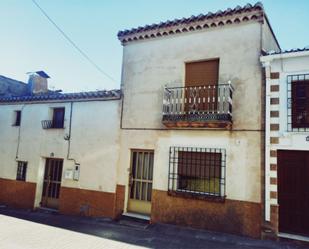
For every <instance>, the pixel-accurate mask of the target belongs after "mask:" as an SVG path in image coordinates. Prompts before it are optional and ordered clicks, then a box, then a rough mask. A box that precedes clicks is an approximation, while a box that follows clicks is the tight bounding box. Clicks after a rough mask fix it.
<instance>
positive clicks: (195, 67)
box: [184, 59, 219, 112]
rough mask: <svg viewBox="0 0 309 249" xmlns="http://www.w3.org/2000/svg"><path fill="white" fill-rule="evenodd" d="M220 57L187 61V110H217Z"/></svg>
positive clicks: (185, 94)
mask: <svg viewBox="0 0 309 249" xmlns="http://www.w3.org/2000/svg"><path fill="white" fill-rule="evenodd" d="M218 77H219V59H214V60H207V61H197V62H188V63H186V75H185V87H186V89H185V93H184V96H185V99H186V101H185V103H186V104H185V111H192V110H196V111H210V112H216V110H217V99H218V97H217V96H218V89H217V86H218Z"/></svg>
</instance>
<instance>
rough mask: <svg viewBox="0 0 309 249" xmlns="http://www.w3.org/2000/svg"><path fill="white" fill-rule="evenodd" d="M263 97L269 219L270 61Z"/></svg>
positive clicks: (264, 64)
mask: <svg viewBox="0 0 309 249" xmlns="http://www.w3.org/2000/svg"><path fill="white" fill-rule="evenodd" d="M263 67H264V68H265V78H266V86H265V87H266V98H265V220H266V221H270V156H269V155H270V97H271V93H270V62H264V63H263Z"/></svg>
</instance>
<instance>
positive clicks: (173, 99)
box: [163, 83, 234, 121]
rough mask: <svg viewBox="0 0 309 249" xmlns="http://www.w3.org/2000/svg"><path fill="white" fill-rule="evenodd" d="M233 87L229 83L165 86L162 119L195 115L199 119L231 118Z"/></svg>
mask: <svg viewBox="0 0 309 249" xmlns="http://www.w3.org/2000/svg"><path fill="white" fill-rule="evenodd" d="M233 91H234V89H233V87H232V85H231V84H230V83H228V84H218V85H207V86H194V87H166V88H165V89H164V97H163V121H164V120H165V121H166V120H173V119H178V120H179V119H180V120H181V119H182V118H190V117H195V118H197V119H199V120H201V117H202V120H204V119H210V120H212V119H215V120H230V121H231V120H232V99H233Z"/></svg>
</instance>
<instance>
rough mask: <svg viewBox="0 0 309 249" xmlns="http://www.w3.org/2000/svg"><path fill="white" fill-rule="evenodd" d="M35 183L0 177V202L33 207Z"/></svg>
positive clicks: (14, 205) (20, 206)
mask: <svg viewBox="0 0 309 249" xmlns="http://www.w3.org/2000/svg"><path fill="white" fill-rule="evenodd" d="M35 189H36V184H35V183H32V182H24V181H16V180H9V179H3V178H0V204H5V205H8V206H12V207H17V208H27V209H33V207H34V199H35Z"/></svg>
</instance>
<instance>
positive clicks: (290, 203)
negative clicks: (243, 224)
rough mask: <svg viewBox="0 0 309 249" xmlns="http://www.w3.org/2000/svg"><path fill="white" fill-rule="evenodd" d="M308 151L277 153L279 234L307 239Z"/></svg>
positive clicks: (308, 200)
mask: <svg viewBox="0 0 309 249" xmlns="http://www.w3.org/2000/svg"><path fill="white" fill-rule="evenodd" d="M308 183H309V151H293V150H279V151H278V204H279V232H282V233H289V234H299V235H305V236H309V212H308V210H309V185H308Z"/></svg>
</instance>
